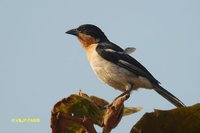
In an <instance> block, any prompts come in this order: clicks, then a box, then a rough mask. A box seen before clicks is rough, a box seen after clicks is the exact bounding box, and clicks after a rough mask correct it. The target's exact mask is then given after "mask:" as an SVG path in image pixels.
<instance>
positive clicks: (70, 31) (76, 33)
mask: <svg viewBox="0 0 200 133" xmlns="http://www.w3.org/2000/svg"><path fill="white" fill-rule="evenodd" d="M65 33H66V34H71V35H74V36H77V35H78V30H77V29H71V30H69V31H67V32H65Z"/></svg>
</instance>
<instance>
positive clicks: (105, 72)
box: [86, 44, 130, 91]
mask: <svg viewBox="0 0 200 133" xmlns="http://www.w3.org/2000/svg"><path fill="white" fill-rule="evenodd" d="M96 46H97V44H92V45H90V46H89V48H88V49H87V51H86V52H87V57H88V60H89V62H90V65H91V67H92V69H93V71H94V72H95V74H96V75H97V76H98V77H99V78H100V79H101V80H102V81H103V82H105V83H106V84H108V85H110V86H112V87H114V88H115V89H118V90H121V91H125V90H126V89H127V88H126V87H127V85H128V84H129V83H128V77H127V75H129V74H130V72H128V71H127V70H125V69H123V68H121V67H119V66H117V65H115V64H113V63H112V62H109V61H107V60H105V59H103V58H102V57H101V56H100V55H99V54H98V53H97V52H96Z"/></svg>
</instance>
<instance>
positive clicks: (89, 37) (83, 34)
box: [66, 24, 109, 47]
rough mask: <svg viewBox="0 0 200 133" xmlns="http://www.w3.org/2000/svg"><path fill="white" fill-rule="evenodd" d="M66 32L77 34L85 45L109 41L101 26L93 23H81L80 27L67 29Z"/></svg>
mask: <svg viewBox="0 0 200 133" xmlns="http://www.w3.org/2000/svg"><path fill="white" fill-rule="evenodd" d="M66 34H71V35H74V36H77V37H78V39H79V41H80V42H81V44H82V45H83V47H88V46H89V45H91V44H96V43H100V42H106V41H109V40H108V38H107V37H106V36H105V34H104V33H103V31H102V30H101V29H100V28H98V27H97V26H95V25H91V24H84V25H81V26H79V27H78V28H75V29H71V30H69V31H67V32H66Z"/></svg>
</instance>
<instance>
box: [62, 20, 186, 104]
mask: <svg viewBox="0 0 200 133" xmlns="http://www.w3.org/2000/svg"><path fill="white" fill-rule="evenodd" d="M65 33H66V34H70V35H74V36H76V37H77V38H78V40H79V41H80V43H81V45H82V46H83V48H84V49H85V52H86V55H87V58H88V60H89V63H90V66H91V67H92V69H93V71H94V73H95V74H96V75H97V77H99V79H100V80H102V81H103V82H105V83H106V84H108V85H109V86H111V87H113V88H114V89H116V90H120V91H122V92H124V93H125V92H128V91H132V90H137V89H139V88H145V89H152V90H155V91H156V92H157V93H158V94H160V95H161V96H163V97H164V98H165V99H167V100H168V101H169V102H171V103H172V104H173V105H175V106H176V107H185V106H186V105H185V104H184V103H183V102H182V101H181V100H179V99H178V98H177V97H175V96H174V95H173V94H171V93H170V92H169V91H167V90H166V89H164V88H163V87H162V86H161V85H160V82H159V81H158V80H157V79H155V78H154V77H153V75H152V74H151V73H150V72H149V71H148V70H147V69H146V68H145V67H144V66H143V65H142V64H141V63H139V62H138V61H137V60H136V59H135V58H133V57H132V56H131V55H130V53H132V52H134V51H135V48H132V47H128V48H126V49H123V48H121V47H120V46H118V45H116V44H115V43H113V42H111V41H110V40H109V39H108V38H107V36H106V35H105V34H104V32H103V31H102V30H101V29H100V28H99V27H97V26H96V25H93V24H83V25H80V26H79V27H78V28H73V29H70V30H68V31H67V32H65Z"/></svg>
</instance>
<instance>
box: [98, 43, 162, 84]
mask: <svg viewBox="0 0 200 133" xmlns="http://www.w3.org/2000/svg"><path fill="white" fill-rule="evenodd" d="M96 50H97V52H98V54H99V55H100V56H101V57H103V58H104V59H106V60H108V61H110V62H112V63H114V64H116V65H119V66H120V67H123V68H125V69H127V70H129V71H130V72H132V73H134V74H136V75H138V76H142V77H145V78H147V79H149V80H150V81H151V82H152V83H153V84H154V85H157V84H159V81H158V80H156V79H155V78H154V77H153V76H152V74H151V73H150V72H149V71H148V70H147V69H146V68H145V67H144V66H143V65H142V64H140V63H139V62H138V61H137V60H136V59H134V58H133V57H131V56H130V55H128V54H126V53H125V52H124V50H123V49H122V48H120V47H119V46H117V45H115V44H114V43H111V42H104V43H100V44H99V45H98V46H97V48H96Z"/></svg>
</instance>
